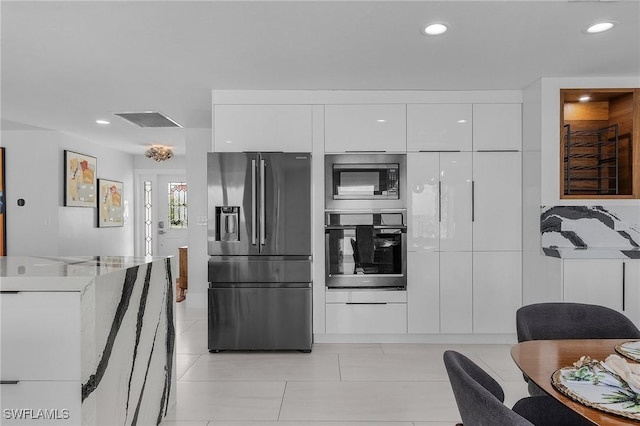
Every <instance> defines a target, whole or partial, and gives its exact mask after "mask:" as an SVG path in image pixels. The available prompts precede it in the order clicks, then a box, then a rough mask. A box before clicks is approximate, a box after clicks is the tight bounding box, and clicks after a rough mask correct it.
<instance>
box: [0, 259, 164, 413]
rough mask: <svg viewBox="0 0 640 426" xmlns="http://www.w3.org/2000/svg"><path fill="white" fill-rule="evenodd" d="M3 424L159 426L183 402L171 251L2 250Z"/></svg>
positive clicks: (0, 360)
mask: <svg viewBox="0 0 640 426" xmlns="http://www.w3.org/2000/svg"><path fill="white" fill-rule="evenodd" d="M0 321H1V322H0V328H1V333H0V380H2V384H1V385H0V392H1V395H2V397H1V398H0V404H1V411H2V413H1V416H2V419H1V421H0V423H2V424H3V425H13V424H16V425H30V424H34V423H37V424H43V425H45V424H65V425H79V424H82V425H125V424H127V425H129V424H144V425H151V424H158V423H160V421H162V419H163V418H164V417H165V415H166V413H167V411H168V410H170V409H171V408H172V407H173V406H174V405H175V402H176V375H175V360H176V356H175V328H174V324H175V311H174V298H173V287H172V278H171V265H170V259H169V258H164V257H162V258H161V257H153V258H151V257H146V258H143V257H141V258H138V257H126V256H108V257H106V256H97V257H57V258H54V257H20V256H9V257H0Z"/></svg>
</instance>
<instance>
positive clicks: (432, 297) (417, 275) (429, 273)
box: [407, 251, 440, 334]
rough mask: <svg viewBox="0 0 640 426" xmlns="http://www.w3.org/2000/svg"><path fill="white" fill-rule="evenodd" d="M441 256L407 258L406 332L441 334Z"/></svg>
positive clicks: (427, 254)
mask: <svg viewBox="0 0 640 426" xmlns="http://www.w3.org/2000/svg"><path fill="white" fill-rule="evenodd" d="M439 259H440V255H439V253H438V252H435V251H432V252H409V253H408V255H407V282H408V284H407V331H408V332H409V333H418V334H420V333H422V334H424V333H434V334H437V333H439V332H440V265H439V263H440V260H439Z"/></svg>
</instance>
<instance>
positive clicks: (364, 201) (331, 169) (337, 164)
mask: <svg viewBox="0 0 640 426" xmlns="http://www.w3.org/2000/svg"><path fill="white" fill-rule="evenodd" d="M405 164H406V157H405V156H404V155H402V154H335V155H327V156H326V157H325V167H326V169H325V184H326V186H325V195H326V196H325V208H327V209H358V208H385V207H387V208H405V207H406V206H405V202H404V191H403V189H402V186H403V184H404V174H405Z"/></svg>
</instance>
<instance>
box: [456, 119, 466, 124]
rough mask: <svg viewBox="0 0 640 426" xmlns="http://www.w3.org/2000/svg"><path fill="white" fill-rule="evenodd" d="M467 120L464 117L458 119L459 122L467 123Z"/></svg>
mask: <svg viewBox="0 0 640 426" xmlns="http://www.w3.org/2000/svg"><path fill="white" fill-rule="evenodd" d="M466 122H467V120H465V119H464V118H463V119H462V120H458V123H466Z"/></svg>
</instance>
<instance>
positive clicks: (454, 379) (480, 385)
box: [443, 351, 532, 426]
mask: <svg viewBox="0 0 640 426" xmlns="http://www.w3.org/2000/svg"><path fill="white" fill-rule="evenodd" d="M443 358H444V365H445V367H446V369H447V374H448V375H449V381H450V382H451V388H452V389H453V394H454V396H455V399H456V404H457V405H458V411H459V412H460V416H461V417H462V423H463V424H464V426H485V425H487V426H497V425H514V426H520V425H523V426H525V425H526V426H531V425H532V423H530V422H529V421H528V420H526V419H525V418H524V417H522V416H520V415H519V414H517V413H516V412H514V411H512V410H511V409H510V408H509V407H507V406H506V405H504V391H503V390H502V388H501V387H500V385H499V384H498V382H496V381H495V380H494V379H493V377H491V376H490V375H489V374H487V372H485V371H484V370H483V369H482V368H480V367H479V366H478V365H477V364H475V363H474V362H473V361H471V360H470V359H469V358H467V357H466V356H464V355H462V354H461V353H458V352H456V351H445V353H444V355H443Z"/></svg>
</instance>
